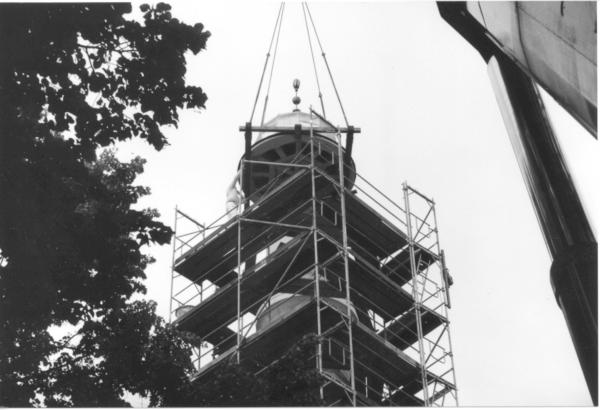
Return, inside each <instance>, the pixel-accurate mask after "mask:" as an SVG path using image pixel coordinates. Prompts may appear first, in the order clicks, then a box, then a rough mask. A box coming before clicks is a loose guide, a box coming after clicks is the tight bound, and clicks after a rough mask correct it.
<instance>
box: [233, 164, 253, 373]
mask: <svg viewBox="0 0 600 410" xmlns="http://www.w3.org/2000/svg"><path fill="white" fill-rule="evenodd" d="M244 167H245V160H244V159H242V161H241V163H240V181H243V180H244ZM249 182H250V181H249ZM243 203H244V201H242V200H240V201H238V214H237V218H238V220H237V265H238V268H237V349H236V352H235V355H236V357H235V360H236V363H237V364H240V348H241V345H242V313H241V310H242V292H241V284H242V211H243Z"/></svg>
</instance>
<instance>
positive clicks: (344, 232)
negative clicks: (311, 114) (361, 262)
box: [337, 129, 356, 407]
mask: <svg viewBox="0 0 600 410" xmlns="http://www.w3.org/2000/svg"><path fill="white" fill-rule="evenodd" d="M337 149H338V164H339V165H338V169H339V177H340V203H341V208H342V209H341V211H342V245H343V246H344V277H345V279H346V313H347V315H348V347H349V349H350V386H351V387H352V405H353V406H354V407H356V379H355V376H354V343H353V338H352V309H351V306H350V270H349V268H348V230H347V227H346V189H345V186H346V184H345V183H344V156H343V155H342V136H341V134H340V131H339V129H338V132H337Z"/></svg>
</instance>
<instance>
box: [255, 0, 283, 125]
mask: <svg viewBox="0 0 600 410" xmlns="http://www.w3.org/2000/svg"><path fill="white" fill-rule="evenodd" d="M280 9H281V14H280V18H279V28H278V29H277V39H276V40H275V51H273V62H272V63H271V72H270V73H269V83H268V84H267V93H266V95H265V105H264V107H263V112H262V117H261V119H260V125H261V126H262V125H263V124H264V123H265V113H266V112H267V104H268V103H269V92H270V91H271V80H272V79H273V69H274V68H275V60H276V59H277V48H278V47H279V34H280V33H281V24H282V22H283V12H284V10H285V3H284V2H282V3H281V7H280ZM275 25H276V26H277V22H276V23H275Z"/></svg>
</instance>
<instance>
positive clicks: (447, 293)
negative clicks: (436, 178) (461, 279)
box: [431, 199, 459, 407]
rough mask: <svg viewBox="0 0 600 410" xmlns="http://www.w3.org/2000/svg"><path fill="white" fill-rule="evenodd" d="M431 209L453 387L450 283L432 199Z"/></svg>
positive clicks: (454, 375) (455, 391)
mask: <svg viewBox="0 0 600 410" xmlns="http://www.w3.org/2000/svg"><path fill="white" fill-rule="evenodd" d="M431 208H432V210H433V224H434V228H435V241H436V243H437V249H438V255H440V257H441V262H442V276H443V277H442V278H441V279H442V284H443V286H444V295H445V297H446V302H447V303H445V304H444V317H445V319H446V324H445V325H444V326H445V332H446V336H447V340H448V351H449V356H450V366H452V383H453V384H454V386H458V383H457V381H456V371H455V369H454V350H452V333H451V332H450V315H449V313H448V309H449V308H450V306H451V304H450V283H449V282H448V280H447V279H448V278H447V277H446V275H447V274H448V272H447V270H446V257H445V255H444V251H443V250H442V248H441V246H440V234H439V229H438V222H437V213H436V211H435V202H434V201H433V199H432V200H431ZM453 393H454V395H453V396H454V402H455V405H456V406H457V407H458V406H459V403H458V388H457V387H455V389H454V392H453Z"/></svg>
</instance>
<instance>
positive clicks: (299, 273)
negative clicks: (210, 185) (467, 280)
mask: <svg viewBox="0 0 600 410" xmlns="http://www.w3.org/2000/svg"><path fill="white" fill-rule="evenodd" d="M295 88H296V89H297V84H295ZM299 102H300V101H299V98H298V97H295V98H294V103H295V104H296V105H298V103H299ZM240 131H243V133H244V137H245V143H246V144H245V152H244V154H243V156H242V158H241V160H240V162H239V164H238V171H237V174H236V177H235V179H234V181H233V183H232V185H231V186H230V190H229V193H228V195H227V201H228V206H227V213H226V214H225V215H223V216H222V217H221V218H219V219H218V220H217V221H215V222H214V223H212V224H210V225H208V226H204V225H202V224H200V223H197V222H196V221H194V220H193V219H192V218H191V217H189V216H188V215H187V214H185V213H183V212H182V211H180V210H177V211H176V215H177V219H176V229H175V230H176V233H175V240H174V248H173V249H174V253H173V272H172V286H171V288H172V291H171V296H172V299H171V315H172V316H173V317H174V318H175V322H174V323H175V325H176V326H177V327H178V328H179V329H181V330H185V331H189V332H192V333H194V334H196V335H197V336H198V337H199V338H200V339H201V340H202V345H201V347H199V348H198V349H197V357H196V359H195V364H196V366H197V373H196V375H195V380H197V382H199V383H201V382H202V381H203V380H207V379H208V378H210V377H211V374H213V372H215V371H217V369H218V368H219V366H221V365H223V364H224V363H226V362H227V361H231V360H235V361H237V362H244V360H252V361H254V362H259V363H261V366H263V368H264V367H267V366H270V365H271V364H273V363H275V362H277V360H278V359H279V358H281V357H282V356H283V355H284V354H285V353H286V352H287V351H289V349H291V348H292V347H293V346H294V345H295V344H297V343H298V342H299V341H300V340H302V339H303V337H304V336H306V335H309V334H312V335H315V336H316V338H315V339H316V343H315V345H314V356H313V357H312V358H311V359H310V363H309V364H308V365H309V366H314V368H315V369H316V370H317V371H318V372H319V374H320V375H321V376H322V380H323V382H322V385H321V388H320V391H319V394H320V395H321V397H322V398H323V400H324V401H325V403H326V404H329V405H368V406H377V405H410V406H422V405H426V406H429V405H456V404H457V396H456V382H455V374H454V365H453V356H452V350H451V343H450V327H449V320H448V315H447V312H448V308H449V307H450V295H449V289H448V288H449V286H450V284H451V279H450V276H449V274H448V270H447V269H446V266H445V260H444V253H443V251H442V250H441V248H440V245H439V239H438V230H437V223H436V222H437V221H436V213H435V204H434V202H433V200H431V199H429V198H427V197H426V196H425V195H423V194H421V193H420V192H418V191H417V190H416V189H414V188H412V187H411V186H410V185H408V184H406V183H404V184H403V198H402V201H401V204H397V203H396V202H394V201H393V200H392V199H390V198H389V197H388V196H386V195H385V194H384V193H382V192H381V191H379V190H378V189H377V188H376V187H375V186H374V185H373V184H371V183H370V182H368V181H367V180H366V179H364V178H363V177H362V176H360V175H359V174H358V173H357V172H356V167H355V164H354V161H353V159H352V145H353V140H354V135H355V134H358V133H360V132H361V130H360V128H355V127H352V126H347V127H344V128H339V127H335V126H333V125H332V124H331V123H329V122H328V121H327V120H326V119H325V118H323V117H321V116H320V115H318V114H317V113H315V112H314V111H312V109H311V110H310V111H309V112H302V111H300V110H299V109H298V108H296V109H294V110H293V111H292V112H288V113H284V114H280V115H277V116H276V117H275V118H273V119H272V120H271V121H269V122H267V123H265V124H264V125H262V126H253V125H252V124H250V123H246V124H245V126H242V127H240ZM183 223H187V224H189V225H191V226H192V228H191V230H188V231H185V232H182V230H181V226H182V224H183ZM259 371H260V370H259Z"/></svg>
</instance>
